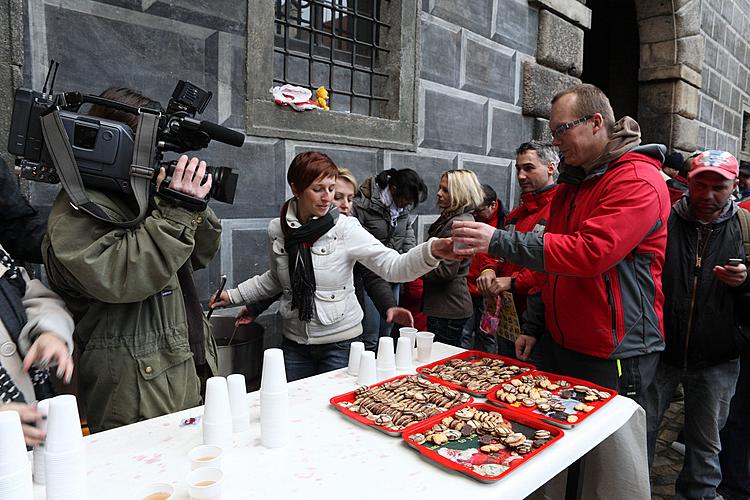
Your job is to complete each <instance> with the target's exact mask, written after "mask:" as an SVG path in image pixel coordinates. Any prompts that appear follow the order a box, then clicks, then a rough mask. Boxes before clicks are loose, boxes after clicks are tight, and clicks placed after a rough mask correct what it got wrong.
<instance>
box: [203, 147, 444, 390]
mask: <svg viewBox="0 0 750 500" xmlns="http://www.w3.org/2000/svg"><path fill="white" fill-rule="evenodd" d="M337 175H338V169H337V167H336V165H335V164H334V163H333V161H331V159H330V158H329V157H328V156H326V155H324V154H322V153H318V152H306V153H301V154H299V155H297V156H296V157H295V159H294V160H293V161H292V164H291V165H290V166H289V171H288V172H287V181H288V182H289V186H290V187H291V189H292V193H293V194H294V198H292V199H291V200H289V201H287V202H286V203H285V204H284V206H283V207H282V209H281V217H280V218H278V219H274V220H273V221H271V223H270V224H269V226H268V236H269V240H270V241H269V243H270V247H271V266H270V269H269V270H268V271H266V272H265V273H264V274H262V275H258V276H255V277H253V278H251V279H249V280H247V281H245V282H243V283H240V284H239V286H238V287H237V288H235V289H232V290H228V291H225V292H223V293H222V295H221V297H220V298H219V300H217V301H216V302H215V304H213V306H214V307H224V306H227V305H230V304H232V305H238V304H247V303H252V302H256V301H259V300H262V299H265V298H268V297H273V296H275V295H276V294H278V293H281V294H282V295H281V303H280V306H279V311H280V313H281V317H282V320H283V326H282V333H283V335H284V340H283V344H282V349H283V350H284V362H285V365H286V371H287V379H288V380H296V379H299V378H303V377H308V376H311V375H315V374H318V373H322V372H325V371H329V370H334V369H336V368H342V367H344V366H346V364H347V362H348V358H349V347H350V344H351V343H352V341H354V340H358V339H359V338H360V336H361V333H362V325H361V321H362V309H361V308H360V307H359V303H358V302H357V297H356V295H355V291H354V280H353V270H354V265H355V264H356V263H357V262H360V263H362V264H364V265H365V266H366V267H368V268H369V269H371V270H372V271H374V272H376V273H378V274H380V275H381V276H383V278H385V279H387V280H389V281H397V282H398V281H410V280H413V279H415V278H417V277H419V276H421V275H423V274H424V273H426V272H429V271H430V270H432V269H434V268H435V267H437V265H438V264H439V263H440V259H443V258H453V257H454V254H453V252H452V249H451V241H450V240H447V239H433V240H430V241H428V242H426V243H423V244H422V245H419V246H417V247H414V248H413V249H412V250H410V251H409V252H407V253H405V254H399V253H398V252H396V251H395V250H393V249H389V248H387V247H385V246H383V244H382V243H380V242H379V241H378V240H376V239H375V238H374V237H373V236H372V235H371V234H370V233H368V232H367V231H365V230H364V229H363V228H362V226H361V225H360V224H359V222H358V221H357V220H356V219H355V218H353V217H339V213H338V210H337V209H336V208H335V207H334V206H333V204H332V202H333V197H334V194H335V186H336V177H337Z"/></svg>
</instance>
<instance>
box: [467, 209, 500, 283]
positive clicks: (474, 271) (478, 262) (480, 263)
mask: <svg viewBox="0 0 750 500" xmlns="http://www.w3.org/2000/svg"><path fill="white" fill-rule="evenodd" d="M499 210H500V203H499V202H498V203H495V211H494V212H492V215H491V216H490V218H489V220H488V221H487V224H489V225H490V226H492V227H497V226H498V220H497V215H498V214H497V212H498V211H499ZM497 262H498V258H497V257H495V256H493V255H489V254H486V253H478V254H476V255H475V256H474V257H472V259H471V265H470V266H469V274H468V276H466V283H467V284H468V285H469V293H470V294H472V295H473V296H475V297H477V296H479V295H481V293H479V290H478V289H477V278H478V277H479V275H480V274H482V271H484V270H485V269H494V268H495V266H497Z"/></svg>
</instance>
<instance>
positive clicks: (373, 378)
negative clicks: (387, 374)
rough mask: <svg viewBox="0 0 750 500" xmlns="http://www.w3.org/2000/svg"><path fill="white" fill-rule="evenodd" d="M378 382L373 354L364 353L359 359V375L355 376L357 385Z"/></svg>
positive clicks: (370, 352) (369, 352)
mask: <svg viewBox="0 0 750 500" xmlns="http://www.w3.org/2000/svg"><path fill="white" fill-rule="evenodd" d="M377 381H378V378H377V372H376V370H375V353H374V352H372V351H364V352H363V353H362V355H361V356H360V357H359V373H358V374H357V384H358V385H370V384H374V383H375V382H377Z"/></svg>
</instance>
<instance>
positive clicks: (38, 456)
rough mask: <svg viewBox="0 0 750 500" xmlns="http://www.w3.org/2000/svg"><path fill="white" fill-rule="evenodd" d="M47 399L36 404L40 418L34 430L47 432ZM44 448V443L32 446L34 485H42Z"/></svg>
mask: <svg viewBox="0 0 750 500" xmlns="http://www.w3.org/2000/svg"><path fill="white" fill-rule="evenodd" d="M49 402H50V400H49V399H43V400H42V401H39V402H38V403H37V404H36V409H37V411H38V412H39V414H40V415H41V416H42V418H40V419H38V420H37V421H36V428H37V429H39V430H40V431H42V432H47V417H48V416H49ZM45 451H46V447H45V446H44V441H42V442H41V443H39V444H38V445H36V446H34V451H33V455H32V457H33V465H32V472H33V477H34V482H35V483H36V484H41V485H43V484H44V454H45Z"/></svg>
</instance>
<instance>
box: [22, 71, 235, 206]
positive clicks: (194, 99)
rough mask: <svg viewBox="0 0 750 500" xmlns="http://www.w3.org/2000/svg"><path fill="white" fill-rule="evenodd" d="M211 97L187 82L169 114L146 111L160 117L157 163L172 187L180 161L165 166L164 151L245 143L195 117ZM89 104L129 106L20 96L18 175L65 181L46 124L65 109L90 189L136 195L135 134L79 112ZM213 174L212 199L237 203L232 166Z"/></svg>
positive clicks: (71, 96)
mask: <svg viewBox="0 0 750 500" xmlns="http://www.w3.org/2000/svg"><path fill="white" fill-rule="evenodd" d="M211 96H212V94H211V93H210V92H206V91H204V90H202V89H200V88H199V87H197V86H195V85H193V84H191V83H190V82H186V81H182V80H181V81H180V82H179V83H178V84H177V87H176V88H175V91H174V92H173V94H172V98H171V99H170V101H169V105H168V106H167V110H166V112H162V111H161V110H146V112H154V113H160V117H159V126H158V132H157V135H156V151H155V152H154V156H155V158H154V162H155V164H157V163H158V164H159V165H162V166H165V167H166V168H167V176H168V178H167V182H168V180H169V178H170V177H171V174H172V171H173V169H174V163H175V162H174V161H173V162H163V161H162V158H163V153H164V152H167V151H174V152H177V153H184V152H187V151H194V150H198V149H202V148H205V147H206V146H208V144H209V142H210V141H211V140H212V139H214V140H218V141H220V142H224V143H227V144H230V145H233V146H237V147H240V146H242V144H243V143H244V135H243V134H241V133H239V132H236V131H234V130H231V129H228V128H226V127H222V126H220V125H217V124H214V123H211V122H206V121H199V120H196V119H195V118H194V117H195V115H196V113H200V112H202V111H203V110H204V109H205V108H206V105H207V104H208V102H209V101H210V100H211ZM84 103H95V104H100V105H104V106H112V107H120V108H122V107H127V106H125V105H121V104H120V103H116V102H114V101H108V100H106V99H102V98H99V97H96V96H88V95H82V94H80V93H78V92H67V93H63V94H57V95H51V94H46V93H42V92H36V91H33V90H28V89H18V90H17V91H16V95H15V103H14V107H13V116H12V119H11V129H10V137H9V138H8V151H9V152H10V153H11V154H13V155H15V156H16V157H17V160H16V170H17V172H18V173H19V175H20V176H21V177H22V178H24V179H29V180H32V181H37V182H44V183H50V184H56V183H58V182H60V173H59V172H58V171H57V169H56V168H55V165H54V163H53V161H52V158H51V156H50V153H49V151H48V150H47V147H46V145H45V142H44V137H43V134H42V127H41V122H40V118H41V116H43V115H44V114H45V113H48V112H50V111H51V110H53V109H59V110H60V112H59V114H60V119H61V121H62V124H63V126H64V129H65V133H66V134H67V136H68V139H69V142H70V146H71V148H72V150H73V155H74V157H75V160H76V164H77V166H78V171H79V174H80V176H81V179H82V181H83V183H84V185H85V186H86V187H89V188H93V189H98V190H103V191H110V192H120V193H125V194H132V192H133V189H132V186H131V177H130V173H131V165H132V160H133V148H134V144H135V134H134V133H133V130H131V128H130V127H129V126H128V125H126V124H125V123H121V122H118V121H113V120H107V119H103V118H97V117H93V116H87V115H85V114H80V113H78V109H79V108H80V106H81V105H82V104H84ZM137 112H141V110H140V109H139V110H137ZM156 173H158V168H157V169H156ZM156 173H155V175H156ZM208 173H211V174H213V182H212V188H211V192H210V193H209V197H210V198H213V199H216V200H218V201H222V202H226V203H232V202H233V201H234V195H235V190H236V187H237V180H238V175H237V174H236V173H233V172H232V169H231V168H228V167H209V168H208V169H207V174H208ZM154 178H155V177H154Z"/></svg>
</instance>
